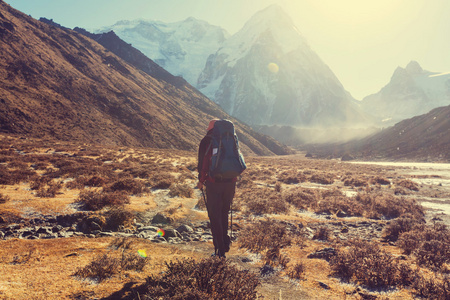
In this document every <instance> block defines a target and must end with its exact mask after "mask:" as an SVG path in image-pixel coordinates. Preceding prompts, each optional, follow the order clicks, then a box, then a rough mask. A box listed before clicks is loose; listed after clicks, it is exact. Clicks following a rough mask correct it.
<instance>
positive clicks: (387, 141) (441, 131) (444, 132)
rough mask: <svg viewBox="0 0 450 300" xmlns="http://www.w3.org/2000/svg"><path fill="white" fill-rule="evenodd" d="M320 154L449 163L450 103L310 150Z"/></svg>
mask: <svg viewBox="0 0 450 300" xmlns="http://www.w3.org/2000/svg"><path fill="white" fill-rule="evenodd" d="M309 150H310V151H312V152H315V153H317V154H319V155H320V156H332V157H342V156H343V155H344V154H350V155H352V156H354V157H355V158H360V159H389V160H391V159H392V160H393V159H408V160H413V161H417V160H428V161H447V162H450V106H445V107H439V108H435V109H433V110H432V111H430V112H429V113H427V114H424V115H420V116H416V117H414V118H411V119H407V120H403V121H401V122H399V123H397V124H396V125H395V126H393V127H390V128H388V129H385V130H382V131H381V132H379V133H377V134H374V135H372V136H370V137H367V138H364V139H362V140H359V141H356V142H349V143H346V144H343V145H332V146H320V147H318V148H316V149H309Z"/></svg>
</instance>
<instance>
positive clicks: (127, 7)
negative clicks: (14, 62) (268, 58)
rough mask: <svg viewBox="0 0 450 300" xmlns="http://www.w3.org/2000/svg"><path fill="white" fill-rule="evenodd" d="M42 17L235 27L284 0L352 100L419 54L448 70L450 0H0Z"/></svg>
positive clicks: (98, 23)
mask: <svg viewBox="0 0 450 300" xmlns="http://www.w3.org/2000/svg"><path fill="white" fill-rule="evenodd" d="M4 1H5V2H7V3H9V4H10V5H11V6H13V7H14V8H16V9H18V10H20V11H22V12H24V13H26V14H29V15H31V16H32V17H34V18H36V19H39V18H40V17H46V18H48V19H53V20H54V21H55V22H57V23H60V24H61V25H63V26H65V27H69V28H73V27H76V26H78V27H83V28H86V29H95V28H99V27H102V26H108V25H112V24H114V23H115V22H117V21H119V20H133V19H140V18H143V19H150V20H160V21H164V22H176V21H181V20H184V19H186V18H187V17H190V16H192V17H195V18H197V19H201V20H205V21H207V22H209V23H210V24H213V25H218V26H221V27H223V28H225V29H226V30H227V31H228V32H229V33H230V34H233V33H235V32H236V31H238V30H239V29H240V28H242V26H243V25H244V23H245V22H246V21H247V20H248V19H249V18H250V17H251V16H252V15H253V14H255V13H256V12H257V11H259V10H261V9H264V8H265V7H267V6H269V5H270V4H273V3H277V4H279V5H280V6H281V7H283V8H284V9H285V11H286V13H287V14H288V15H290V16H291V18H292V20H293V21H294V23H295V24H296V26H297V28H298V29H299V31H300V32H301V33H302V35H303V36H304V37H305V38H306V39H307V41H308V42H309V45H310V46H311V48H312V49H313V50H314V51H315V52H316V53H317V54H318V55H319V56H320V57H321V58H322V60H323V61H324V62H325V63H326V64H327V65H328V66H329V67H330V68H331V69H332V70H333V72H334V73H335V74H336V76H337V77H338V78H339V80H340V81H341V82H342V84H343V85H344V87H345V88H346V89H347V90H348V91H349V92H350V93H351V94H352V95H353V96H354V97H355V98H357V99H362V98H363V97H364V96H367V95H369V94H373V93H376V92H378V91H379V90H380V89H381V88H382V87H383V86H384V85H386V84H387V83H388V82H389V80H390V77H391V76H392V73H393V72H394V70H395V69H396V68H397V67H398V66H400V67H405V66H406V65H407V64H408V62H410V61H411V60H416V61H417V62H419V64H420V65H421V66H422V68H424V69H426V70H429V71H436V72H448V71H450V51H449V50H450V1H449V0H278V1H276V0H127V1H125V0H39V1H38V0H4Z"/></svg>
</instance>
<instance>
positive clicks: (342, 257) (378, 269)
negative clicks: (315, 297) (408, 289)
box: [330, 240, 416, 288]
mask: <svg viewBox="0 0 450 300" xmlns="http://www.w3.org/2000/svg"><path fill="white" fill-rule="evenodd" d="M330 265H331V268H332V270H333V273H334V274H335V275H337V276H339V277H341V278H343V279H344V280H347V281H351V282H355V283H359V284H363V285H366V286H368V287H370V288H381V287H384V288H385V287H393V286H408V285H409V284H411V282H412V281H413V280H414V277H415V274H416V272H415V271H413V270H412V269H410V267H409V266H407V265H405V264H403V265H400V264H399V263H398V261H397V260H394V258H393V256H391V255H390V254H388V253H386V252H384V251H383V250H382V249H380V247H379V246H378V245H377V244H375V243H371V242H366V241H362V240H354V241H352V242H351V243H350V246H349V247H348V249H339V250H338V251H337V255H335V256H334V257H332V258H331V261H330Z"/></svg>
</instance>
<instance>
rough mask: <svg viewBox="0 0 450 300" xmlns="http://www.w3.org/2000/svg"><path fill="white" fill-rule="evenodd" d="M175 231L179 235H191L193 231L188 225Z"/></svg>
mask: <svg viewBox="0 0 450 300" xmlns="http://www.w3.org/2000/svg"><path fill="white" fill-rule="evenodd" d="M177 231H178V232H179V233H183V232H188V233H193V232H194V229H192V227H190V226H188V225H181V226H178V227H177Z"/></svg>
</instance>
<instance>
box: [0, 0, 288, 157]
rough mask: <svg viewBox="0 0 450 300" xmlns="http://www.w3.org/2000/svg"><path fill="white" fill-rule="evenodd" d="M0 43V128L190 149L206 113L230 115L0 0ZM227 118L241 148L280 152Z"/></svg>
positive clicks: (273, 144)
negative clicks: (233, 125)
mask: <svg viewBox="0 0 450 300" xmlns="http://www.w3.org/2000/svg"><path fill="white" fill-rule="evenodd" d="M0 49H1V50H0V51H1V53H2V55H1V57H0V132H6V133H15V134H22V135H23V134H24V135H28V136H34V137H55V138H57V139H60V140H66V141H69V140H74V141H81V142H90V143H101V144H104V145H126V146H144V147H158V148H176V149H183V150H195V149H196V148H197V145H198V142H199V140H200V139H201V137H202V135H203V134H204V131H205V128H206V126H207V123H208V121H209V120H210V119H211V118H230V119H232V118H231V117H229V116H228V115H226V114H225V113H224V112H223V111H222V110H221V109H220V108H219V107H218V106H217V105H216V104H214V103H213V102H211V101H210V100H209V99H207V98H206V97H204V96H203V95H202V94H201V93H199V92H198V91H197V90H195V89H194V88H193V87H191V86H190V85H188V84H185V85H181V86H180V84H177V86H178V87H177V86H175V85H173V84H171V83H169V82H167V78H165V80H164V79H158V78H156V77H152V76H150V75H148V74H146V73H144V72H142V71H140V70H138V69H136V68H134V67H133V66H131V65H129V64H128V63H126V62H125V61H123V60H122V59H121V58H119V57H117V56H116V55H115V54H113V53H112V52H110V51H109V50H107V49H105V48H104V47H103V46H101V45H99V44H98V43H97V42H95V41H93V40H91V39H89V38H87V37H85V36H83V35H81V34H79V33H76V32H74V31H72V30H67V29H61V28H57V27H55V26H51V25H48V24H45V23H43V22H40V21H37V20H35V19H33V18H31V17H29V16H27V15H25V14H23V13H21V12H19V11H17V10H14V9H13V8H11V7H10V6H9V5H7V4H5V3H3V2H0ZM232 120H233V119H232ZM234 121H235V124H236V127H237V131H238V134H239V137H240V139H241V141H242V148H243V151H244V152H246V153H247V154H251V153H255V154H260V155H269V154H273V153H276V154H284V153H286V149H285V148H284V147H282V146H281V145H280V144H278V143H276V142H274V140H273V139H270V138H267V137H262V136H260V135H258V134H256V133H254V132H253V131H252V130H251V129H250V128H249V127H248V126H246V125H243V124H241V123H239V122H238V121H236V120H234ZM257 139H260V141H258V140H257ZM261 141H262V142H261ZM263 143H266V145H269V147H271V149H268V148H267V147H266V146H265V145H263Z"/></svg>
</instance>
